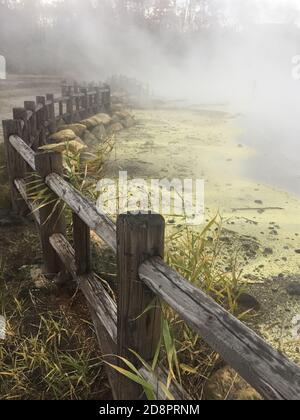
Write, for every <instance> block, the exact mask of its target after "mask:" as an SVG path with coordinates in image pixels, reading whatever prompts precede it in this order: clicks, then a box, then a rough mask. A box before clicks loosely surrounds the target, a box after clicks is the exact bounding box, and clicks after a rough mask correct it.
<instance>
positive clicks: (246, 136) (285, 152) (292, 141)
mask: <svg viewBox="0 0 300 420" xmlns="http://www.w3.org/2000/svg"><path fill="white" fill-rule="evenodd" d="M263 117H264V116H261V118H258V117H253V116H252V117H250V118H247V116H244V117H241V118H240V119H239V120H240V123H241V124H242V125H243V126H244V127H245V128H244V132H243V134H242V136H241V139H240V142H241V143H245V144H248V145H250V146H252V147H253V148H255V149H256V151H257V153H256V154H255V156H253V157H252V158H250V159H249V160H248V161H247V162H246V164H245V167H244V169H243V172H244V174H245V175H247V176H249V177H251V178H255V179H257V180H259V181H262V182H264V183H267V184H270V185H273V186H275V187H279V188H281V189H284V190H287V191H291V192H294V193H296V194H297V195H300V153H299V142H300V133H299V131H298V130H294V129H293V128H292V127H293V125H292V124H290V125H289V123H290V121H285V123H284V124H283V123H282V121H276V119H274V120H273V121H272V126H269V125H268V124H267V122H266V120H265V119H264V118H263ZM245 120H247V121H246V125H245Z"/></svg>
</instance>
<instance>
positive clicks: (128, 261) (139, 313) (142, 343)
mask: <svg viewBox="0 0 300 420" xmlns="http://www.w3.org/2000/svg"><path fill="white" fill-rule="evenodd" d="M164 231H165V222H164V219H163V217H162V216H160V215H158V214H151V213H149V214H142V213H128V214H122V215H120V216H119V217H118V221H117V264H118V355H119V356H122V357H125V358H126V359H127V360H129V361H131V362H132V363H133V364H134V365H135V366H136V367H137V368H139V367H141V364H140V363H139V362H138V360H137V358H136V357H135V356H134V355H133V354H132V352H131V351H130V349H131V350H134V351H135V352H136V353H138V354H139V355H140V356H141V357H142V358H143V359H144V360H145V361H147V362H149V361H152V360H153V358H154V355H155V352H156V350H157V346H158V344H159V341H160V335H161V308H160V303H159V300H158V299H157V297H156V296H155V295H154V294H153V293H152V292H151V291H150V290H149V289H148V288H147V287H146V286H145V285H144V284H143V283H142V282H141V280H140V278H139V275H138V269H139V267H140V265H141V264H142V263H143V262H145V260H147V259H148V258H150V257H153V256H160V257H163V254H164ZM120 363H121V362H120ZM121 364H122V363H121ZM123 367H124V366H123ZM125 368H126V367H125ZM143 394H144V393H143V390H142V388H141V387H140V386H139V385H137V384H135V383H134V382H132V381H130V380H128V379H127V378H126V377H125V376H122V375H120V378H119V386H118V397H119V399H120V400H137V399H141V398H144V395H143Z"/></svg>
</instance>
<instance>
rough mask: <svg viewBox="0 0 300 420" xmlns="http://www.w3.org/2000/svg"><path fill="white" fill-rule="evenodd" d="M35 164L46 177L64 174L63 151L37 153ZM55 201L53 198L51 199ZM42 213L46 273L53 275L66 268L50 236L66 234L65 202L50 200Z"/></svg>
mask: <svg viewBox="0 0 300 420" xmlns="http://www.w3.org/2000/svg"><path fill="white" fill-rule="evenodd" d="M35 166H36V171H37V173H38V174H39V175H40V176H41V177H42V178H46V177H47V175H49V174H51V173H57V174H62V172H63V163H62V155H61V153H56V152H52V151H51V152H42V153H37V154H36V155H35ZM50 201H53V199H50ZM39 213H40V221H41V225H40V237H41V246H42V251H43V258H44V265H45V267H44V271H45V274H47V275H49V276H52V275H55V274H57V273H59V272H60V271H62V270H64V267H63V266H62V263H61V261H60V259H59V258H58V256H57V254H56V252H55V251H54V249H53V248H52V246H51V244H50V241H49V238H50V237H51V236H52V235H53V234H54V233H62V234H63V235H65V234H66V227H65V219H64V215H63V204H62V203H59V205H58V204H57V202H56V201H54V202H50V203H49V204H48V205H47V206H44V207H42V208H41V209H40V210H39Z"/></svg>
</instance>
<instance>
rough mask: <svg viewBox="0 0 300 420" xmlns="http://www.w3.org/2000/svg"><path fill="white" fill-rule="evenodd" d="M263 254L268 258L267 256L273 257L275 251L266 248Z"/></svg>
mask: <svg viewBox="0 0 300 420" xmlns="http://www.w3.org/2000/svg"><path fill="white" fill-rule="evenodd" d="M263 254H264V255H265V256H267V255H273V249H272V248H265V249H264V252H263Z"/></svg>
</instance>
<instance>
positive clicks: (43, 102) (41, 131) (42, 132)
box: [36, 96, 46, 146]
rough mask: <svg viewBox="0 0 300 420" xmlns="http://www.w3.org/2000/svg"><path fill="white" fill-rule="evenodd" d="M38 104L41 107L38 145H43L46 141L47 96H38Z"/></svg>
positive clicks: (38, 124)
mask: <svg viewBox="0 0 300 420" xmlns="http://www.w3.org/2000/svg"><path fill="white" fill-rule="evenodd" d="M36 104H37V106H38V107H39V109H38V111H37V130H38V133H39V140H38V146H43V145H44V144H45V143H46V130H45V121H46V98H45V96H37V97H36Z"/></svg>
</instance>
